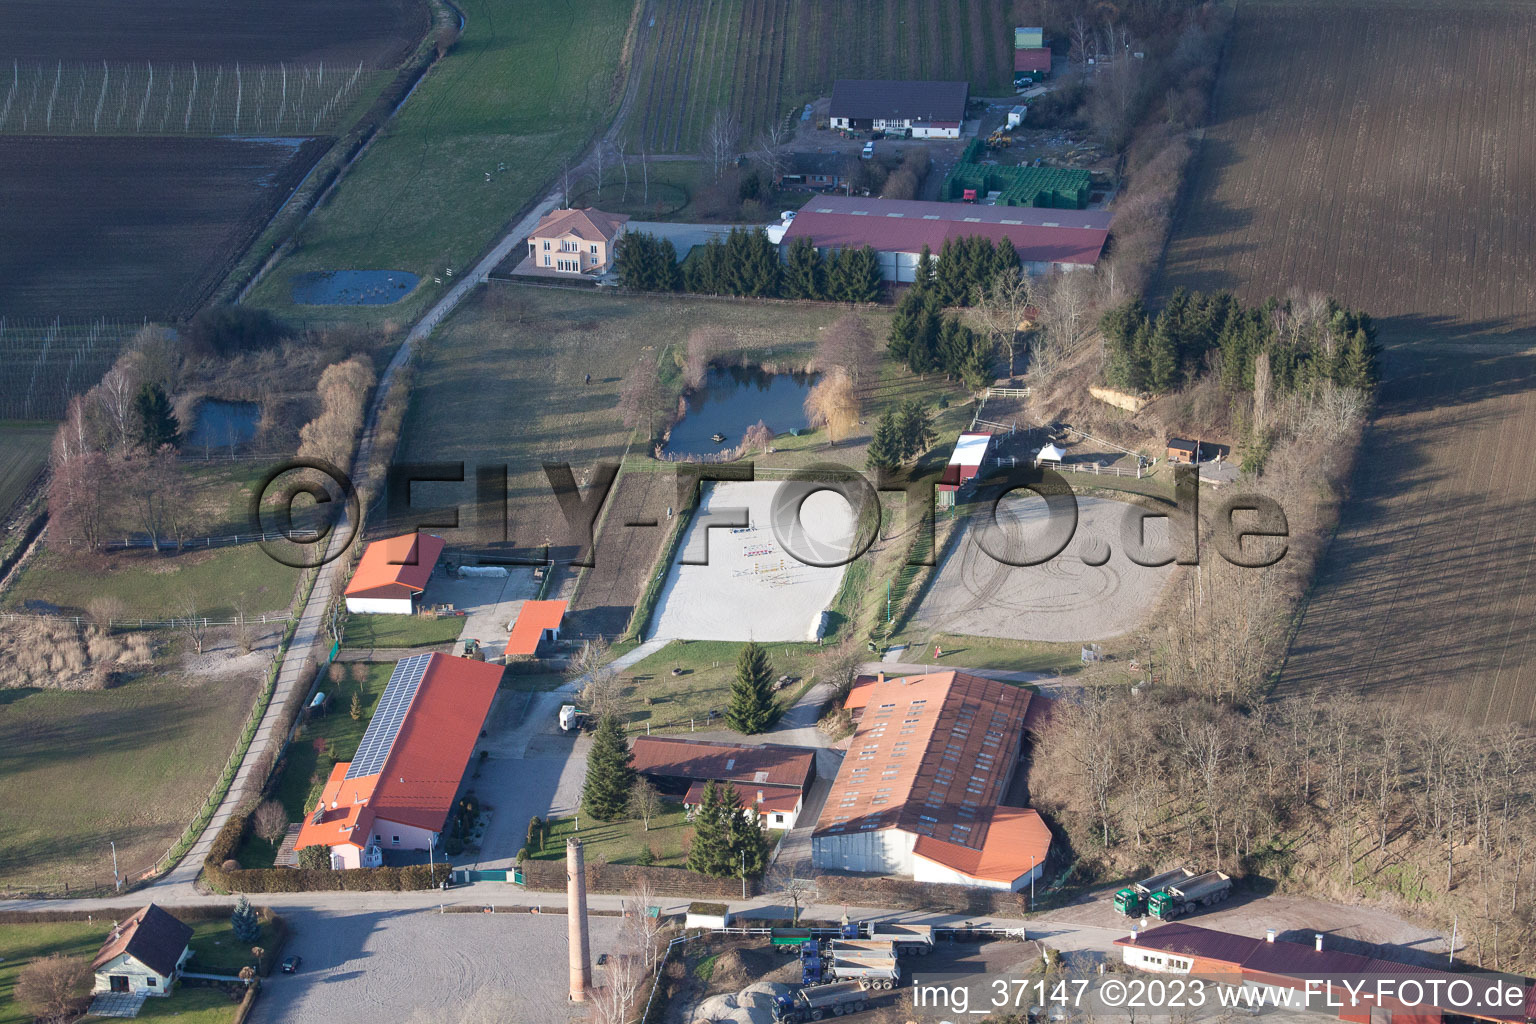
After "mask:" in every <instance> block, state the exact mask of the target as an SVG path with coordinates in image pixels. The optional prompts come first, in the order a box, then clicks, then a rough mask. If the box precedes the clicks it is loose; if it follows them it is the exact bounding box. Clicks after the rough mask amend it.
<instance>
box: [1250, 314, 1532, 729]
mask: <svg viewBox="0 0 1536 1024" xmlns="http://www.w3.org/2000/svg"><path fill="white" fill-rule="evenodd" d="M1485 336H1486V335H1485ZM1514 396H1520V397H1519V398H1518V399H1515V401H1513V402H1512V401H1511V399H1513V398H1514ZM1527 396H1528V397H1527ZM1533 421H1536V356H1528V355H1521V354H1517V353H1508V354H1493V355H1475V354H1471V353H1467V352H1458V351H1455V350H1454V346H1447V348H1446V349H1444V350H1436V349H1431V348H1430V347H1429V346H1427V345H1426V346H1423V347H1420V348H1418V349H1416V350H1409V349H1406V348H1405V349H1402V350H1399V351H1397V352H1395V353H1394V360H1393V365H1391V366H1390V367H1389V374H1388V377H1387V380H1386V381H1385V382H1384V383H1383V385H1382V388H1381V394H1380V404H1379V408H1378V415H1377V418H1376V420H1375V422H1374V423H1373V424H1372V425H1371V427H1370V429H1369V430H1368V431H1367V433H1366V436H1365V439H1364V441H1363V443H1362V445H1361V448H1360V454H1359V457H1358V459H1357V462H1356V469H1355V473H1354V477H1353V479H1352V482H1351V486H1350V500H1349V501H1348V502H1347V503H1346V505H1345V506H1344V509H1343V514H1342V516H1341V519H1340V523H1339V529H1338V532H1337V534H1336V536H1335V538H1334V539H1333V541H1332V543H1331V545H1330V547H1329V549H1328V551H1327V553H1326V556H1325V559H1324V561H1323V564H1322V565H1321V567H1320V570H1319V574H1318V580H1317V587H1316V592H1315V595H1314V596H1313V597H1312V599H1311V600H1310V602H1309V604H1308V605H1307V607H1306V609H1305V612H1304V619H1303V623H1302V627H1301V629H1300V630H1299V632H1298V633H1297V635H1296V637H1295V639H1294V641H1293V643H1292V645H1291V649H1290V652H1289V654H1288V660H1287V663H1286V665H1285V668H1284V672H1283V675H1282V678H1281V681H1280V685H1279V687H1278V688H1277V691H1276V692H1277V695H1282V696H1283V695H1288V694H1292V693H1296V692H1298V691H1300V690H1304V689H1315V688H1319V687H1327V688H1329V689H1333V688H1341V689H1348V690H1351V691H1362V690H1363V691H1364V692H1365V693H1367V694H1368V695H1369V696H1371V697H1373V698H1378V697H1382V696H1393V697H1396V698H1399V699H1402V700H1413V701H1415V702H1418V703H1422V702H1423V700H1424V698H1425V697H1426V696H1429V694H1430V693H1431V692H1433V691H1431V689H1430V688H1431V687H1436V686H1443V685H1444V683H1445V681H1446V680H1467V681H1468V682H1467V683H1466V684H1465V685H1466V688H1465V689H1462V690H1459V691H1458V692H1457V695H1456V699H1455V701H1454V704H1455V706H1456V707H1457V708H1458V709H1459V710H1461V711H1462V712H1464V713H1465V714H1467V715H1469V716H1471V717H1474V718H1479V719H1480V718H1482V716H1484V715H1485V714H1486V715H1491V716H1493V717H1494V718H1503V717H1510V718H1513V719H1515V720H1525V719H1530V718H1532V717H1536V658H1533V657H1531V656H1530V655H1529V654H1528V653H1527V652H1528V651H1536V623H1533V622H1532V621H1531V620H1530V618H1529V616H1528V615H1525V614H1522V613H1521V610H1520V607H1519V602H1518V597H1519V595H1520V594H1521V593H1522V592H1523V588H1524V585H1525V577H1526V570H1527V567H1528V565H1529V563H1530V559H1531V551H1532V550H1533V548H1536V519H1533V518H1532V517H1531V516H1530V514H1529V506H1528V502H1527V500H1526V496H1525V493H1524V492H1525V487H1524V484H1523V483H1522V481H1524V480H1527V479H1529V478H1531V477H1532V476H1536V455H1533V454H1532V453H1531V451H1530V449H1529V448H1528V446H1525V445H1521V444H1518V443H1512V442H1513V440H1514V439H1517V438H1519V437H1520V436H1521V435H1522V434H1523V433H1525V432H1526V431H1528V430H1529V429H1530V427H1529V425H1530V424H1531V423H1532V422H1533ZM1506 439H1508V440H1506ZM1483 680H1487V681H1489V685H1488V686H1487V687H1486V688H1482V687H1483V682H1482V681H1483ZM1494 680H1496V681H1497V694H1496V695H1495V692H1494V687H1493V685H1492V681H1494ZM1441 699H1443V695H1442V698H1441Z"/></svg>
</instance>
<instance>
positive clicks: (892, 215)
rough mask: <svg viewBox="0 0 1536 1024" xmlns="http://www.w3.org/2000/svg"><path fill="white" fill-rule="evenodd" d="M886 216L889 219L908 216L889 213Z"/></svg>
mask: <svg viewBox="0 0 1536 1024" xmlns="http://www.w3.org/2000/svg"><path fill="white" fill-rule="evenodd" d="M886 216H887V217H905V216H906V214H904V213H888V214H886Z"/></svg>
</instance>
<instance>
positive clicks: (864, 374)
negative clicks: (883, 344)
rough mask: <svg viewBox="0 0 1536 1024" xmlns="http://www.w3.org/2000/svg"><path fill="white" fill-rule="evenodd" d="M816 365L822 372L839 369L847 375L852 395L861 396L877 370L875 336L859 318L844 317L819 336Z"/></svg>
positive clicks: (877, 354) (849, 315)
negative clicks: (852, 391) (834, 368)
mask: <svg viewBox="0 0 1536 1024" xmlns="http://www.w3.org/2000/svg"><path fill="white" fill-rule="evenodd" d="M816 361H817V362H818V363H820V364H821V366H822V368H823V369H830V368H832V367H837V368H839V369H841V370H842V371H843V372H844V373H846V374H847V375H848V380H849V382H850V383H851V384H852V385H853V389H854V392H855V393H856V394H857V393H860V392H862V391H863V389H864V388H866V387H867V386H868V385H870V384H871V383H872V382H873V381H874V377H875V374H876V373H877V371H878V370H879V367H880V351H879V345H878V343H877V342H876V340H875V333H874V331H872V330H870V328H869V325H868V324H867V323H865V322H864V318H863V317H862V316H860V315H859V314H857V313H844V314H843V315H842V316H840V317H838V318H837V319H836V320H835V321H833V322H832V323H831V324H830V325H828V326H827V328H826V329H825V330H824V331H822V332H821V340H820V341H818V342H817V344H816Z"/></svg>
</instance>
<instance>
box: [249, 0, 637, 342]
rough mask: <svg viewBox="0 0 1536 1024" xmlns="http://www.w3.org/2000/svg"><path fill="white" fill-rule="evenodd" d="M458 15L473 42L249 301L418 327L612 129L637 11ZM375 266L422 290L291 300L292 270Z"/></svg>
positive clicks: (495, 5)
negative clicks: (405, 276) (571, 163)
mask: <svg viewBox="0 0 1536 1024" xmlns="http://www.w3.org/2000/svg"><path fill="white" fill-rule="evenodd" d="M458 6H459V7H460V9H461V10H462V11H463V14H464V18H465V29H464V35H463V38H462V39H460V40H459V43H458V45H456V46H455V47H454V48H453V50H452V51H451V52H450V53H449V54H448V56H447V57H446V58H444V59H443V61H442V62H441V63H440V64H439V65H438V66H437V67H436V68H435V69H434V70H433V71H432V72H431V73H430V74H428V76H427V77H426V78H425V79H424V80H423V81H422V83H421V84H420V85H419V86H418V87H417V89H416V92H415V94H414V95H412V96H411V98H410V99H409V100H408V101H407V102H406V104H405V106H404V107H402V108H401V109H400V110H399V112H398V113H397V114H396V115H395V117H394V118H393V119H392V120H391V121H390V122H389V123H388V125H387V126H386V127H385V128H384V130H383V131H382V132H381V133H380V136H379V137H378V138H377V139H376V140H375V141H374V143H373V145H372V147H371V148H370V149H369V151H368V152H367V153H366V154H364V156H363V157H362V158H361V159H360V160H359V161H358V163H357V164H356V165H355V166H354V167H353V168H352V169H351V170H350V171H348V172H347V175H346V177H345V178H344V179H343V180H342V183H341V186H340V188H339V189H338V190H337V191H336V193H335V194H334V195H333V196H332V198H331V199H330V200H328V201H327V202H326V204H325V205H324V206H322V207H321V208H319V209H317V210H316V211H315V212H314V213H313V214H312V215H311V217H310V218H309V220H308V221H307V222H306V224H305V226H304V228H303V230H302V231H301V232H300V234H299V238H298V245H297V247H296V249H295V251H294V252H293V254H292V255H290V256H289V257H288V258H287V259H286V260H284V261H283V262H282V263H281V264H280V265H279V266H278V267H276V268H275V269H274V270H273V271H272V272H271V273H269V274H268V275H267V277H266V279H265V280H264V281H263V282H262V284H261V286H260V287H259V288H258V289H257V290H256V291H255V293H254V294H253V295H252V296H251V298H250V299H249V302H250V303H251V304H253V305H261V306H267V307H270V308H272V309H273V310H274V311H276V312H278V313H279V314H280V315H282V316H284V317H287V318H290V319H292V318H295V317H298V318H302V317H306V316H308V317H313V318H315V319H332V320H334V319H344V318H348V319H360V320H367V321H370V322H382V321H385V320H391V321H394V322H397V323H407V322H410V321H412V320H414V319H415V318H416V317H417V316H418V315H419V314H420V313H421V311H422V310H424V309H425V308H426V307H427V306H428V305H429V304H430V303H431V302H432V301H434V300H435V299H436V298H438V297H439V296H440V295H441V294H442V293H443V292H444V291H445V290H446V289H447V288H448V287H449V286H450V285H451V284H452V279H451V277H449V276H448V275H447V273H446V272H447V271H448V270H450V269H451V270H452V271H453V273H455V274H457V273H461V272H462V271H464V270H467V269H468V268H469V266H470V265H471V263H472V262H473V261H474V260H475V259H476V258H477V257H478V256H479V255H480V254H481V252H482V251H483V250H484V249H485V248H486V247H487V246H488V245H489V244H490V243H491V241H492V240H493V239H495V238H496V237H497V235H498V234H499V233H500V232H501V231H503V230H504V229H505V227H506V225H507V222H508V221H509V220H510V219H511V218H512V217H513V215H514V214H516V213H517V211H518V210H519V209H521V208H522V207H523V206H525V205H526V204H527V203H528V202H529V201H531V200H533V199H535V198H537V197H538V196H539V195H541V194H542V193H543V191H544V190H545V189H547V188H548V187H549V185H550V183H551V182H553V181H554V180H555V178H556V177H557V176H558V174H559V172H560V170H561V166H562V163H563V162H564V161H566V160H575V159H577V158H578V157H579V154H580V153H581V152H582V151H584V150H585V148H586V147H587V145H588V144H589V143H590V142H591V140H592V138H593V136H594V135H595V134H596V133H597V132H598V131H599V130H600V129H602V128H604V127H605V126H606V125H607V123H608V120H609V118H610V117H611V116H612V114H613V112H614V110H615V109H616V107H617V102H618V98H619V91H620V87H621V85H622V83H621V81H620V79H619V75H620V73H621V69H622V55H623V50H624V37H625V31H626V29H627V27H628V25H629V21H630V16H631V13H632V11H633V10H634V3H633V2H632V0H586V2H584V3H581V4H528V3H522V2H519V0H464V2H463V3H460V4H459V5H458ZM502 168H504V169H502ZM487 175H489V179H487ZM573 190H574V185H573ZM373 268H379V269H389V270H407V271H411V272H413V273H416V274H420V275H422V278H423V281H422V284H421V285H420V286H419V287H418V288H417V289H416V290H415V292H414V293H412V294H411V295H410V296H408V297H407V298H405V299H404V300H402V301H401V302H399V303H397V304H395V305H390V306H370V307H334V306H327V307H305V308H298V307H294V306H293V304H292V303H291V301H290V300H289V288H290V285H291V282H292V278H293V275H294V274H296V273H300V272H303V271H325V270H338V269H373ZM435 277H436V278H442V282H443V283H442V284H441V285H438V284H435V283H434V278H435Z"/></svg>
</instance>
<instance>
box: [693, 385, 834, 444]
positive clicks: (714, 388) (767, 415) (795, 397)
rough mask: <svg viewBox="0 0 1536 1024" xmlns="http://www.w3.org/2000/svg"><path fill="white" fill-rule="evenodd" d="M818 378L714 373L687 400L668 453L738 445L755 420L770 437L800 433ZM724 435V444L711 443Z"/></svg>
mask: <svg viewBox="0 0 1536 1024" xmlns="http://www.w3.org/2000/svg"><path fill="white" fill-rule="evenodd" d="M820 379H821V375H820V374H819V373H768V372H766V371H764V370H763V369H761V368H759V367H756V366H730V367H724V368H721V367H713V368H711V369H710V371H709V375H708V376H707V377H705V378H704V385H703V387H699V388H695V389H694V390H693V391H692V392H690V393H689V394H688V396H687V399H688V415H686V416H684V417H683V418H682V419H681V420H679V421H678V423H677V425H676V426H674V427H673V428H672V436H671V437H670V438H669V439H668V441H667V450H668V451H672V452H677V453H678V454H682V455H704V454H709V453H713V452H718V451H720V450H721V449H723V448H734V447H735V446H736V445H738V444H740V443H741V438H742V435H743V434H745V433H746V431H747V428H748V427H750V426H752V425H753V424H754V423H756V422H757V421H758V420H762V421H763V422H764V423H767V424H768V426H769V427H770V428H771V429H772V430H773V432H774V433H775V434H785V433H788V432H789V431H791V430H798V429H804V428H805V427H806V426H807V425H808V424H807V421H806V417H805V396H806V395H807V394H808V393H809V392H810V390H811V388H813V387H815V386H816V382H817V381H818V380H820ZM716 433H720V434H724V435H725V440H724V441H718V442H717V441H714V440H711V437H712V436H713V435H714V434H716Z"/></svg>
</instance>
